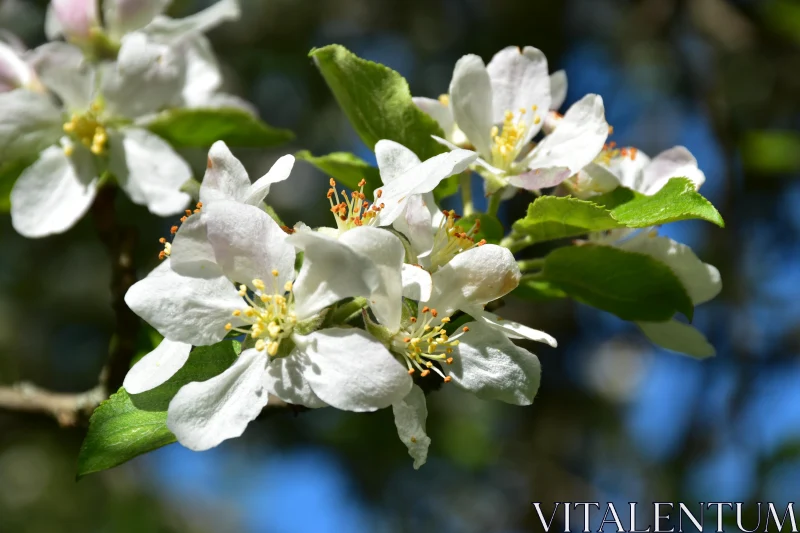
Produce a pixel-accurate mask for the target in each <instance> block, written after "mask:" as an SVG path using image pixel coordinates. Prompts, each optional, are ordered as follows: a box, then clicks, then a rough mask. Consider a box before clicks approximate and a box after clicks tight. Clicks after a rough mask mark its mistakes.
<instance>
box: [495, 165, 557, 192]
mask: <svg viewBox="0 0 800 533" xmlns="http://www.w3.org/2000/svg"><path fill="white" fill-rule="evenodd" d="M571 175H572V172H571V171H570V169H568V168H566V167H549V168H537V169H536V170H529V171H528V172H524V173H522V174H519V175H516V176H511V177H510V178H509V179H508V183H509V184H510V185H513V186H514V187H519V188H521V189H527V190H529V191H538V190H539V189H547V188H548V187H555V186H556V185H558V184H559V183H561V182H562V181H564V180H565V179H567V178H569V177H570V176H571Z"/></svg>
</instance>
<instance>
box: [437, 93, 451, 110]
mask: <svg viewBox="0 0 800 533" xmlns="http://www.w3.org/2000/svg"><path fill="white" fill-rule="evenodd" d="M439 103H440V104H442V105H443V106H445V107H448V106H449V105H450V95H449V94H440V95H439Z"/></svg>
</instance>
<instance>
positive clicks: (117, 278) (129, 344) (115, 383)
mask: <svg viewBox="0 0 800 533" xmlns="http://www.w3.org/2000/svg"><path fill="white" fill-rule="evenodd" d="M116 193H117V188H116V187H103V188H101V189H100V191H99V192H98V194H97V198H96V199H95V201H94V204H92V217H93V219H94V224H95V227H96V228H97V233H98V236H99V237H100V240H101V241H102V242H103V244H104V245H105V247H106V250H107V251H108V253H109V255H110V257H111V272H112V274H111V307H112V308H113V309H114V316H115V325H114V337H113V338H112V341H111V347H110V349H109V357H108V362H107V363H106V365H105V367H104V368H103V372H102V373H101V375H100V384H101V385H102V386H104V387H105V391H106V395H111V394H113V393H114V392H116V391H117V389H119V388H120V387H121V386H122V382H123V380H124V379H125V374H127V373H128V369H129V368H130V364H131V360H132V359H133V356H134V355H135V354H136V339H137V336H138V334H139V328H140V327H141V323H140V321H139V317H137V316H136V314H135V313H134V312H133V311H131V310H130V309H129V308H128V306H127V305H126V304H125V293H126V292H127V291H128V289H129V288H130V286H131V285H133V284H134V283H135V282H136V267H135V265H134V262H133V252H134V248H135V246H136V237H137V236H136V231H135V229H133V228H130V227H123V226H120V225H119V221H118V220H117V216H116V209H115V207H114V198H115V196H116Z"/></svg>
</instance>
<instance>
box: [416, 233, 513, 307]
mask: <svg viewBox="0 0 800 533" xmlns="http://www.w3.org/2000/svg"><path fill="white" fill-rule="evenodd" d="M521 276H522V275H521V274H520V271H519V267H518V266H517V263H516V261H515V260H514V255H513V254H512V253H511V252H509V251H508V250H507V249H506V248H503V247H501V246H497V245H494V244H485V245H483V246H477V247H475V248H472V249H470V250H467V251H466V252H462V253H460V254H458V255H456V256H455V257H454V258H453V259H451V260H450V262H448V263H447V264H446V265H444V266H443V267H441V268H439V270H437V271H436V272H435V273H434V274H433V276H431V277H432V281H433V293H432V295H431V299H430V301H429V303H428V304H427V305H428V306H429V307H431V308H434V309H436V310H438V311H439V313H440V314H442V316H447V315H450V314H451V313H452V312H453V311H454V310H456V309H461V308H463V307H466V306H476V305H483V304H486V303H489V302H491V301H493V300H496V299H498V298H501V297H502V296H504V295H506V294H508V293H509V292H511V291H512V290H514V289H515V288H516V287H517V285H519V280H520V277H521Z"/></svg>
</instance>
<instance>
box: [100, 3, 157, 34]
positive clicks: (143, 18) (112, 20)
mask: <svg viewBox="0 0 800 533" xmlns="http://www.w3.org/2000/svg"><path fill="white" fill-rule="evenodd" d="M171 2H172V0H103V15H104V20H105V25H106V27H107V28H108V32H109V34H110V35H111V37H112V38H114V39H120V38H122V36H123V35H125V34H126V33H130V32H132V31H136V30H138V29H140V28H143V27H144V26H146V25H147V24H148V23H150V22H151V21H152V20H153V19H154V18H155V17H156V16H158V15H160V14H161V13H163V12H164V10H165V9H166V8H167V6H169V4H170V3H171Z"/></svg>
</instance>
